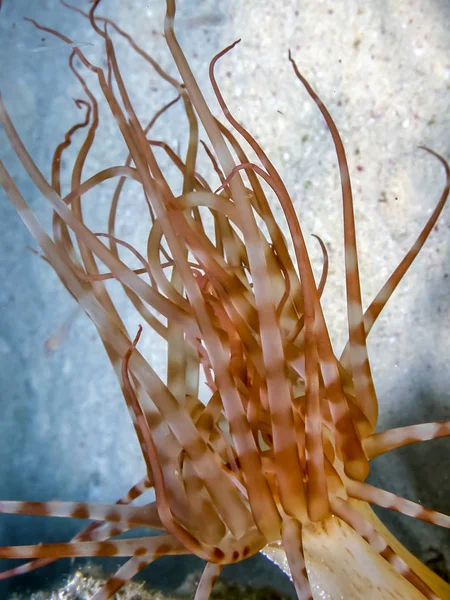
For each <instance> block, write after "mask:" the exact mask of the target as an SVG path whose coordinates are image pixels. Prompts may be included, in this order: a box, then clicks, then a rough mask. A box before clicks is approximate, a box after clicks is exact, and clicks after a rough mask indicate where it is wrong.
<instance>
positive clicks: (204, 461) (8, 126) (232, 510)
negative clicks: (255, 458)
mask: <svg viewBox="0 0 450 600" xmlns="http://www.w3.org/2000/svg"><path fill="white" fill-rule="evenodd" d="M80 54H81V53H80ZM83 59H84V56H82V60H83ZM99 78H100V80H101V82H102V83H103V84H105V83H106V82H105V81H104V79H102V74H101V73H99ZM0 109H1V110H0V117H1V118H2V122H3V123H4V125H5V131H7V132H8V134H9V136H10V138H11V143H12V144H13V146H14V148H15V149H16V151H17V152H18V155H19V157H20V159H21V161H22V162H23V164H24V166H25V168H26V169H27V170H28V172H29V174H30V176H31V177H32V179H33V180H34V181H35V183H36V185H37V186H38V187H39V189H40V190H41V191H42V193H43V194H44V196H45V197H46V198H47V199H48V200H49V201H50V202H51V204H52V205H53V206H54V207H55V208H56V210H57V211H58V212H60V214H61V215H62V216H63V217H64V219H65V220H66V222H67V223H68V224H69V225H70V226H71V227H72V228H75V229H76V230H77V231H80V232H81V233H82V234H83V235H84V239H85V241H86V242H88V243H90V244H91V245H92V249H93V250H94V251H95V252H96V254H97V256H99V258H101V259H102V260H103V259H105V261H106V263H109V267H110V268H112V270H113V271H115V272H116V273H117V277H118V278H119V279H123V276H122V275H119V273H121V274H123V273H124V272H127V273H128V271H129V270H128V269H127V267H125V266H120V267H118V265H117V262H116V259H112V255H111V254H110V253H108V252H107V249H106V248H105V247H104V246H103V244H101V242H100V241H99V240H98V239H97V238H96V237H95V236H93V235H92V234H91V233H90V232H89V230H88V229H87V228H85V227H84V226H83V225H82V224H81V223H80V222H79V221H77V220H76V219H74V218H73V217H72V215H71V212H70V211H68V210H67V207H66V206H65V205H64V204H63V203H62V202H61V200H60V198H59V197H58V196H57V194H56V193H55V192H54V190H53V189H51V188H50V187H49V186H48V184H47V182H46V181H45V179H44V178H43V177H42V175H41V173H40V172H39V171H38V170H37V168H36V166H35V165H34V163H33V162H32V160H31V158H30V157H29V155H28V153H27V152H26V150H25V148H24V146H23V144H22V142H21V141H20V138H19V137H18V135H17V132H16V131H15V130H14V128H13V126H12V123H11V121H10V120H9V117H8V115H7V113H6V111H5V110H4V107H3V105H1V106H0ZM5 177H6V178H7V176H6V175H5ZM5 185H6V188H7V189H8V191H9V192H10V196H12V197H13V200H14V202H15V204H18V205H20V206H18V209H19V210H18V212H19V214H21V216H23V217H25V218H24V220H25V221H26V223H27V224H30V225H31V227H32V229H33V231H36V233H37V236H38V238H39V241H40V242H41V243H43V244H44V246H45V247H47V248H48V249H49V252H47V253H46V254H47V256H52V260H51V262H52V264H53V265H55V264H56V270H57V272H61V271H65V272H66V273H65V275H64V277H63V279H64V280H65V281H66V284H67V282H70V285H69V287H71V288H72V289H73V290H74V292H75V293H74V295H75V297H77V298H79V300H80V302H81V303H82V304H84V300H85V299H86V298H87V297H86V293H85V290H83V291H82V292H81V290H80V282H79V280H76V281H74V279H73V275H72V273H71V272H70V271H68V270H67V265H66V264H65V263H63V262H62V261H60V259H59V258H58V256H57V253H56V252H55V251H54V250H53V246H52V242H51V241H50V240H49V239H48V238H46V236H44V237H43V235H42V233H41V230H40V229H39V231H37V229H36V223H35V222H33V223H31V222H30V219H29V218H28V216H27V215H28V214H29V213H26V212H24V210H23V208H22V207H23V205H24V204H25V203H24V201H23V198H21V197H20V201H19V200H17V199H18V197H19V196H18V195H17V194H18V190H17V188H16V189H13V188H14V186H13V184H11V182H10V181H9V180H8V181H6V182H5ZM16 201H17V202H16ZM44 251H45V250H44ZM122 264H123V263H122ZM129 276H130V277H131V278H132V279H133V278H134V277H136V275H135V274H134V273H131V271H130V272H129ZM126 279H127V283H128V276H127V278H126ZM138 281H139V284H137V282H136V285H134V284H133V285H130V287H132V288H133V289H135V291H138V288H140V286H141V285H144V287H145V286H146V284H145V283H144V282H143V281H142V280H140V279H139V278H138ZM77 288H78V289H77ZM145 289H147V288H145ZM149 289H150V290H151V288H149ZM141 291H143V290H141ZM142 295H143V296H147V297H148V294H146V293H145V292H144V293H143V294H142ZM151 296H152V297H154V293H153V290H152V293H151ZM166 302H168V301H167V300H166V299H164V301H163V303H166ZM155 307H156V308H157V306H156V305H155ZM87 308H88V314H92V310H94V313H93V315H92V316H94V315H95V316H94V321H95V322H96V323H98V324H99V331H100V332H101V334H103V335H105V336H106V339H107V340H108V339H110V340H111V341H112V342H113V344H114V345H117V347H118V349H119V350H120V349H121V350H120V351H121V352H125V351H126V349H125V347H124V344H126V346H127V347H128V344H127V342H126V340H125V339H123V338H121V333H120V331H117V330H116V329H113V328H108V327H107V326H106V324H107V323H108V317H107V315H106V314H103V315H102V316H101V317H100V313H99V307H98V306H96V307H95V308H94V305H93V303H92V301H91V300H89V305H88V306H87ZM160 308H161V309H162V312H163V313H164V309H163V308H162V306H160ZM184 314H186V313H184ZM167 316H169V318H170V316H171V315H170V313H169V314H168V315H167ZM99 317H100V318H99ZM186 329H187V330H188V331H189V329H190V327H189V326H187V328H186ZM191 330H192V328H191ZM133 363H135V366H134V369H133V370H134V372H135V373H136V371H137V372H138V373H139V374H138V379H140V380H141V382H142V383H143V387H144V388H147V389H148V390H149V392H150V396H151V397H152V398H154V400H155V402H158V405H159V410H160V411H161V412H162V414H165V417H166V419H167V420H168V423H170V426H171V428H172V430H173V432H174V433H175V435H176V437H177V438H178V439H180V440H181V441H182V445H183V446H184V447H185V448H187V450H188V452H194V455H195V457H196V463H195V464H196V468H197V469H200V470H201V471H203V478H204V480H205V482H208V481H211V480H214V476H213V477H211V470H212V471H216V477H217V478H218V479H222V478H223V476H222V475H221V474H220V472H217V465H216V464H215V463H214V459H213V458H212V456H209V453H208V452H207V449H206V447H204V448H203V444H202V443H198V444H197V443H196V442H194V440H197V439H198V434H197V433H196V431H194V430H195V428H194V427H193V425H192V423H191V422H190V421H189V420H188V419H187V418H185V417H184V416H183V415H184V412H183V411H182V410H178V409H179V406H178V403H177V402H176V401H175V399H174V398H173V397H172V396H171V395H170V392H168V390H167V389H166V388H165V387H164V386H162V385H161V381H160V380H159V378H158V377H157V376H156V374H155V373H154V372H153V371H152V369H151V368H150V366H149V365H148V363H146V362H145V361H143V359H142V358H141V357H140V356H139V355H138V354H137V353H135V355H134V358H133ZM149 386H150V387H149ZM151 390H153V393H152V391H151ZM174 409H175V410H174ZM206 471H207V472H208V476H207V475H206ZM216 489H217V488H216ZM220 489H221V493H220V495H218V494H217V493H216V492H215V491H214V489H212V488H210V490H209V491H210V493H211V494H212V496H213V497H214V498H215V502H216V503H217V504H218V506H220V507H221V512H223V513H224V514H227V515H229V517H228V518H227V521H229V523H230V525H231V526H232V527H235V526H236V525H237V524H238V523H239V515H241V517H243V518H244V519H245V521H247V519H248V517H247V514H245V517H244V513H243V512H242V510H243V507H241V508H239V507H238V504H237V503H236V501H237V500H238V497H237V496H236V493H235V491H234V490H233V492H232V497H230V498H228V500H225V496H226V495H227V494H226V491H225V490H226V489H227V484H226V483H225V482H224V485H223V487H222V486H220ZM230 492H231V490H230ZM246 529H247V527H246V526H245V525H243V531H245V530H246Z"/></svg>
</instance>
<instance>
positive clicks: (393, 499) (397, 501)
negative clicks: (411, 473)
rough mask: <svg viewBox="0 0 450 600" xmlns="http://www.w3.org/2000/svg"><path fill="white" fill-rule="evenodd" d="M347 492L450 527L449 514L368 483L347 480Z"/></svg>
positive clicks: (351, 495) (366, 500)
mask: <svg viewBox="0 0 450 600" xmlns="http://www.w3.org/2000/svg"><path fill="white" fill-rule="evenodd" d="M346 489H347V493H348V495H349V496H350V497H351V498H355V499H356V500H362V501H363V502H368V503H370V504H376V505H377V506H382V507H383V508H390V509H391V510H395V511H397V512H400V513H402V514H403V515H408V517H414V518H415V519H420V520H421V521H426V522H427V523H434V524H435V525H440V526H441V527H446V528H447V529H450V516H448V515H444V514H443V513H441V512H438V511H436V510H431V509H429V508H425V507H424V506H422V505H421V504H418V503H417V502H412V501H411V500H407V499H406V498H401V497H400V496H397V495H396V494H393V493H391V492H387V491H386V490H382V489H379V488H377V487H375V486H373V485H370V484H369V483H361V482H359V481H348V482H347V483H346Z"/></svg>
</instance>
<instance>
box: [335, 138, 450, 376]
mask: <svg viewBox="0 0 450 600" xmlns="http://www.w3.org/2000/svg"><path fill="white" fill-rule="evenodd" d="M419 148H421V149H422V150H425V151H426V152H429V153H430V154H432V155H433V156H435V157H436V158H437V159H438V160H439V161H440V162H441V163H442V165H443V166H444V169H445V174H446V178H447V181H446V184H445V187H444V189H443V191H442V194H441V197H440V198H439V202H438V203H437V205H436V207H435V209H434V210H433V212H432V213H431V215H430V218H429V219H428V221H427V222H426V224H425V226H424V228H423V229H422V231H421V232H420V234H419V236H418V237H417V239H416V241H415V242H414V244H413V245H412V246H411V248H410V249H409V250H408V252H407V253H406V255H405V257H404V258H403V260H402V261H401V263H400V264H399V265H398V267H397V268H396V269H395V271H394V272H393V273H392V275H391V276H390V277H389V279H388V280H387V281H386V283H385V284H384V285H383V287H382V288H381V290H380V291H379V292H378V294H377V295H376V296H375V298H374V300H373V301H372V302H371V304H370V306H369V307H368V309H367V310H366V312H365V313H364V329H365V333H366V336H368V335H369V333H370V330H371V329H372V326H373V324H374V323H375V321H376V320H377V318H378V316H379V315H380V313H381V311H382V310H383V308H384V307H385V306H386V304H387V302H388V300H389V298H390V297H391V296H392V294H393V293H394V291H395V290H396V288H397V286H398V284H399V283H400V281H401V280H402V279H403V277H404V275H405V274H406V272H407V271H408V269H409V267H410V266H411V265H412V263H413V262H414V260H415V258H416V257H417V255H418V254H419V252H420V251H421V249H422V247H423V245H424V244H425V242H426V241H427V239H428V236H429V235H430V233H431V231H432V230H433V227H434V226H435V224H436V221H437V220H438V218H439V216H440V214H441V212H442V209H443V208H444V206H445V204H446V202H447V199H448V195H449V191H450V166H449V164H448V162H447V161H446V160H445V158H444V157H443V156H441V155H440V154H438V153H437V152H435V151H434V150H431V149H430V148H427V147H426V146H419ZM349 350H350V349H349V344H348V343H347V345H346V346H345V348H344V351H343V352H342V356H341V363H342V364H343V365H344V366H345V365H346V364H347V363H348V360H349Z"/></svg>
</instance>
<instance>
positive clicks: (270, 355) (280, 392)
mask: <svg viewBox="0 0 450 600" xmlns="http://www.w3.org/2000/svg"><path fill="white" fill-rule="evenodd" d="M174 15H175V4H174V2H171V1H170V0H169V2H168V3H167V13H166V20H165V35H166V40H167V43H168V46H169V49H170V51H171V53H172V55H173V58H174V60H175V62H176V64H177V66H178V68H179V71H180V73H181V76H182V78H183V80H184V83H185V85H186V87H187V89H188V92H189V95H190V97H191V100H192V103H193V105H194V107H195V108H196V110H197V113H198V114H199V115H200V117H201V119H202V122H203V125H204V127H205V129H206V131H207V133H208V136H209V137H210V139H211V141H212V143H213V146H214V148H215V150H216V153H217V154H218V156H219V159H220V162H221V164H222V166H223V167H224V170H225V172H226V173H229V171H230V170H231V169H232V168H233V166H234V164H233V159H232V156H231V153H230V151H229V150H228V148H227V146H226V144H225V141H224V139H223V137H222V135H221V134H220V131H219V130H218V128H217V125H216V124H215V122H214V119H213V117H212V115H211V112H210V111H209V109H208V107H207V105H206V102H205V100H204V98H203V96H202V94H201V92H200V90H199V88H198V85H197V83H196V82H195V79H194V77H193V75H192V72H191V71H190V68H189V66H188V64H187V61H186V59H185V57H184V55H183V53H182V51H181V49H180V47H179V45H178V43H177V41H176V38H175V34H174V31H173V19H174ZM235 187H236V189H235V191H236V194H234V192H233V198H234V200H235V203H236V207H237V210H238V214H239V220H240V228H241V230H242V231H243V232H244V239H245V241H246V244H247V254H248V258H249V265H250V269H251V272H252V279H253V285H254V293H255V299H256V305H257V307H258V312H259V317H260V334H261V338H262V343H263V348H264V350H263V355H264V360H265V363H269V364H265V366H266V369H267V367H268V366H270V369H271V370H272V371H273V374H272V371H270V372H271V376H268V378H267V379H268V381H270V386H271V395H272V394H274V392H275V391H276V396H277V402H279V401H281V402H282V404H283V406H286V405H287V403H288V401H289V397H290V393H289V389H288V386H287V385H286V383H287V382H286V380H285V377H284V376H283V371H282V370H281V371H280V370H278V369H276V368H275V367H277V366H280V367H281V368H282V362H283V361H282V360H281V359H282V348H280V345H279V343H278V338H279V334H278V333H277V331H278V329H277V326H276V320H275V309H274V306H273V300H272V293H271V289H270V282H269V280H268V276H267V271H266V269H265V266H264V263H265V260H264V257H263V256H262V252H261V245H260V237H259V230H258V228H257V226H256V223H255V220H254V216H253V213H252V211H251V207H250V206H249V205H248V200H247V199H246V197H245V189H244V187H243V185H241V184H238V185H237V186H235ZM273 335H275V339H273ZM269 337H270V340H269ZM208 350H209V352H210V353H211V354H210V355H211V357H212V353H213V352H215V353H216V352H217V349H216V348H214V347H210V344H209V343H208ZM217 358H219V357H217ZM280 360H281V363H280ZM211 362H212V363H213V366H214V370H215V372H216V379H218V378H219V377H221V378H222V382H223V385H221V384H219V388H220V389H221V391H223V398H224V408H225V413H226V416H227V419H228V421H229V422H230V425H231V428H232V433H233V437H234V440H235V444H236V447H237V451H238V454H239V458H240V460H241V465H242V469H243V471H244V472H245V477H246V480H247V482H248V489H249V492H250V502H251V505H252V511H253V513H254V518H255V520H256V521H257V523H258V527H259V528H260V529H261V531H264V533H265V535H266V537H267V539H272V538H273V537H274V536H276V535H277V532H279V523H280V519H279V515H278V511H277V509H276V506H275V503H274V502H273V498H272V495H271V493H270V489H269V487H268V485H267V482H266V481H265V480H264V478H263V477H259V475H260V474H261V471H260V469H261V467H260V458H259V454H258V450H257V447H256V444H255V442H254V439H253V436H252V434H251V430H250V428H249V426H248V422H247V420H246V418H245V413H243V411H242V404H241V401H240V399H239V398H238V397H233V396H232V395H231V394H230V391H231V390H229V389H228V388H229V385H230V382H229V381H227V380H226V378H225V377H224V372H223V370H224V369H223V365H222V364H220V361H219V362H216V365H214V361H213V360H212V361H211ZM216 366H217V369H216ZM225 392H226V395H225ZM273 401H274V398H272V402H273ZM289 414H290V413H289V412H287V414H286V417H287V418H289ZM283 418H284V417H283ZM292 460H293V461H294V462H293V463H292V464H291V469H290V470H291V476H292V473H295V472H298V469H297V468H296V465H295V463H296V462H297V461H296V459H295V457H292ZM256 463H258V465H259V466H258V467H257V468H258V469H259V472H256V471H254V472H253V471H252V465H253V466H256ZM292 467H293V468H292ZM285 483H286V485H288V486H289V487H292V483H291V482H288V481H287V479H286V480H285ZM294 487H295V486H294Z"/></svg>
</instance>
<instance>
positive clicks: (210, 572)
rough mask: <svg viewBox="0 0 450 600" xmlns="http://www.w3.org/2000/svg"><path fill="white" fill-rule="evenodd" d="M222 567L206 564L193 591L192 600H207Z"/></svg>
mask: <svg viewBox="0 0 450 600" xmlns="http://www.w3.org/2000/svg"><path fill="white" fill-rule="evenodd" d="M222 569H223V566H222V565H218V564H215V563H208V564H207V565H206V567H205V568H204V569H203V573H202V576H201V578H200V581H199V584H198V586H197V589H196V591H195V596H194V600H208V598H209V596H210V594H211V590H212V589H213V587H214V584H215V583H216V581H217V578H218V577H219V575H220V573H221V572H222Z"/></svg>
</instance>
